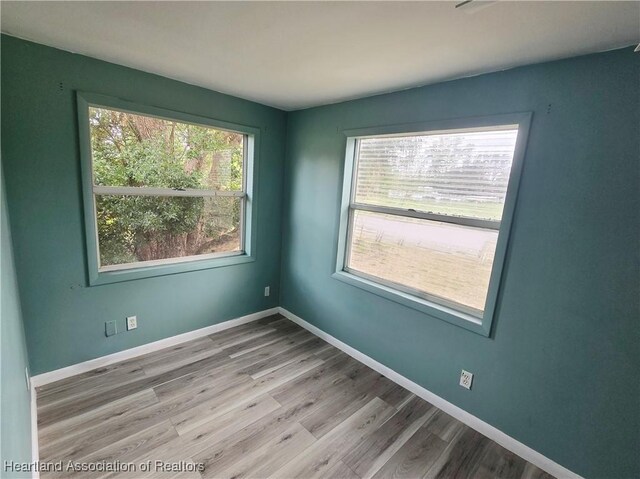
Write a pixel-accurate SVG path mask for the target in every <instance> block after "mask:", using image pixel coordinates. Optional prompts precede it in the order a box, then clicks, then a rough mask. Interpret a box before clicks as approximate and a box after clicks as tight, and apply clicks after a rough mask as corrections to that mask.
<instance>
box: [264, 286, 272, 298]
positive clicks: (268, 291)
mask: <svg viewBox="0 0 640 479" xmlns="http://www.w3.org/2000/svg"><path fill="white" fill-rule="evenodd" d="M270 294H271V287H270V286H265V287H264V295H265V296H269V295H270Z"/></svg>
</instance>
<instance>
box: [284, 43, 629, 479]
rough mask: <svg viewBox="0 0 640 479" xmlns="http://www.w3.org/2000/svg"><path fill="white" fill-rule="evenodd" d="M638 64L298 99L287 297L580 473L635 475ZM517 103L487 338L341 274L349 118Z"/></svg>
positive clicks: (582, 61) (482, 109) (564, 66)
mask: <svg viewBox="0 0 640 479" xmlns="http://www.w3.org/2000/svg"><path fill="white" fill-rule="evenodd" d="M639 79H640V55H639V54H634V53H632V50H631V49H624V50H619V51H614V52H609V53H603V54H598V55H591V56H585V57H579V58H574V59H570V60H564V61H559V62H553V63H546V64H540V65H535V66H530V67H524V68H517V69H514V70H509V71H505V72H500V73H493V74H487V75H482V76H478V77H474V78H468V79H463V80H457V81H451V82H447V83H441V84H437V85H432V86H426V87H423V88H417V89H412V90H407V91H403V92H398V93H393V94H388V95H381V96H376V97H370V98H366V99H362V100H357V101H351V102H346V103H341V104H336V105H330V106H325V107H319V108H312V109H308V110H303V111H299V112H295V113H292V114H290V115H289V117H288V131H287V163H286V166H285V201H284V204H285V205H286V206H285V210H284V215H285V218H284V225H283V228H284V229H283V246H282V250H283V263H282V264H283V268H282V282H281V305H282V306H283V307H285V308H287V309H288V310H290V311H292V312H293V313H295V314H297V315H299V316H301V317H302V318H304V319H306V320H307V321H309V322H311V323H312V324H314V325H315V326H317V327H319V328H321V329H322V330H324V331H326V332H328V333H330V334H332V335H333V336H335V337H337V338H339V339H340V340H342V341H344V342H346V343H347V344H349V345H351V346H353V347H355V348H356V349H358V350H360V351H362V352H363V353H365V354H367V355H369V356H371V357H373V358H374V359H376V360H378V361H380V362H381V363H383V364H385V365H387V366H389V367H391V368H392V369H394V370H396V371H398V372H399V373H401V374H403V375H404V376H406V377H408V378H410V379H412V380H413V381H415V382H417V383H418V384H420V385H422V386H424V387H425V388H427V389H428V390H430V391H432V392H434V393H436V394H437V395H439V396H441V397H443V398H445V399H447V400H448V401H450V402H452V403H454V404H456V405H457V406H460V407H461V408H463V409H465V410H467V411H469V412H470V413H472V414H474V415H475V416H477V417H479V418H481V419H483V420H484V421H486V422H488V423H489V424H491V425H493V426H495V427H497V428H498V429H500V430H502V431H504V432H505V433H507V434H509V435H510V436H512V437H514V438H516V439H518V440H520V441H521V442H523V443H525V444H526V445H528V446H530V447H532V448H533V449H535V450H537V451H539V452H541V453H542V454H544V455H545V456H547V457H549V458H551V459H553V460H555V461H557V462H558V463H560V464H562V465H564V466H565V467H567V468H569V469H571V470H573V471H575V472H577V473H579V474H582V475H584V476H585V477H588V478H622V477H629V478H631V477H636V478H637V477H640V463H639V459H638V458H639V457H640V455H639V454H638V451H639V450H640V441H639V434H640V433H639V431H640V418H639V415H640V407H639V404H640V393H639V387H640V376H639V373H638V371H639V368H640V354H639V352H640V347H639V344H640V324H639V320H640V304H639V291H640V284H639V278H640V271H639V264H640V255H639V253H640V251H639V248H638V239H639V233H640V215H639V212H640V189H639V188H638V184H639V183H638V181H639V168H640V161H639V160H640V142H639V125H640V88H639V87H640V84H639ZM522 111H533V121H532V124H531V130H530V135H529V144H528V149H527V152H526V157H525V163H524V170H523V174H522V181H521V187H520V195H519V199H518V204H517V207H516V214H515V219H514V224H513V230H512V241H511V245H510V250H509V253H508V256H507V261H506V272H505V274H504V276H503V287H502V291H501V297H500V299H499V305H498V309H497V317H496V319H495V322H494V328H493V335H492V337H491V338H486V337H482V336H480V335H478V334H475V333H473V332H470V331H467V330H465V329H462V328H459V327H456V326H453V325H451V324H449V323H446V322H444V321H440V320H438V319H434V318H432V317H430V316H428V315H426V314H422V313H420V312H418V311H415V310H413V309H410V308H407V307H404V306H401V305H399V304H397V303H394V302H392V301H389V300H386V299H383V298H381V297H378V296H376V295H374V294H372V293H369V292H366V291H363V290H361V289H358V288H356V287H354V286H350V285H347V284H345V283H343V282H340V281H337V280H335V279H332V278H331V273H332V272H333V268H334V265H335V259H336V258H335V254H336V239H337V228H338V217H337V214H338V207H339V201H340V189H341V185H342V169H343V164H344V149H345V137H344V135H343V134H342V130H343V129H354V128H363V127H370V126H378V125H389V124H400V123H412V122H421V121H430V120H442V119H452V118H461V117H469V116H485V115H492V114H499V113H513V112H522ZM462 368H464V369H467V370H469V371H472V372H473V373H475V378H474V387H473V390H472V391H467V390H464V389H462V388H461V387H459V386H458V377H459V374H460V369H462Z"/></svg>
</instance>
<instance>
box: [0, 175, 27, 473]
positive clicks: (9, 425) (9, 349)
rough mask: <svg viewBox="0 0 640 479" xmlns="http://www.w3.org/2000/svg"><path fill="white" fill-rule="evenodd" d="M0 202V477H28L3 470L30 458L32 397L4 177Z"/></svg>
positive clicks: (25, 461)
mask: <svg viewBox="0 0 640 479" xmlns="http://www.w3.org/2000/svg"><path fill="white" fill-rule="evenodd" d="M0 183H1V187H0V189H1V190H2V191H1V192H0V195H1V200H0V201H1V203H2V204H1V205H0V210H1V211H0V216H1V218H0V221H1V224H0V249H1V250H2V251H1V256H0V270H1V276H0V305H1V306H0V319H1V324H0V390H1V391H2V394H1V396H2V399H1V400H2V404H1V405H0V411H1V412H2V418H1V420H0V477H11V478H19V477H30V475H31V474H30V473H21V472H15V471H13V472H10V473H9V472H6V471H5V468H4V465H5V461H14V462H16V463H23V464H26V463H29V462H31V397H30V393H29V390H28V389H27V382H26V375H25V370H26V368H27V367H28V364H29V363H28V358H27V346H26V342H25V337H24V327H23V324H22V311H21V309H20V297H19V294H18V284H17V281H16V271H15V265H14V261H13V251H12V247H11V231H10V229H9V210H8V207H7V199H6V196H5V187H4V177H3V178H2V179H1V180H0Z"/></svg>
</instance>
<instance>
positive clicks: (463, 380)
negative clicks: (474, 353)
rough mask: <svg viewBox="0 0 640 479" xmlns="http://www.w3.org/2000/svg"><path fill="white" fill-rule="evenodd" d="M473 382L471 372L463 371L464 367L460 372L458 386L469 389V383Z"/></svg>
mask: <svg viewBox="0 0 640 479" xmlns="http://www.w3.org/2000/svg"><path fill="white" fill-rule="evenodd" d="M472 382H473V373H470V372H469V371H465V370H464V369H463V370H462V372H461V373H460V386H462V387H463V388H465V389H471V383H472Z"/></svg>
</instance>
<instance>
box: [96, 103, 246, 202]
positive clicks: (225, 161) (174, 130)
mask: <svg viewBox="0 0 640 479" xmlns="http://www.w3.org/2000/svg"><path fill="white" fill-rule="evenodd" d="M89 127H90V131H91V150H92V151H91V154H92V159H93V180H94V184H95V185H100V186H133V187H136V186H141V187H158V188H182V189H185V188H197V189H212V190H226V191H240V190H242V174H243V172H242V168H243V165H242V161H243V151H242V150H243V143H244V141H243V140H244V135H242V134H240V133H233V132H229V131H223V130H217V129H215V128H211V127H208V126H203V125H193V124H190V123H182V122H178V121H170V120H164V119H162V118H155V117H151V116H145V115H134V114H132V113H125V112H122V111H117V110H110V109H106V108H95V107H90V108H89Z"/></svg>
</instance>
